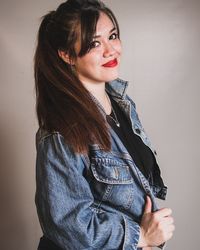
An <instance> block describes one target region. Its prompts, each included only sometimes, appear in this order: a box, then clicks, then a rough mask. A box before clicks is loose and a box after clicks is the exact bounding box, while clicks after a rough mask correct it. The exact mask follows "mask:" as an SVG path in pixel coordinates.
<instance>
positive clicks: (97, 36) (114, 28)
mask: <svg viewBox="0 0 200 250" xmlns="http://www.w3.org/2000/svg"><path fill="white" fill-rule="evenodd" d="M114 30H116V27H113V28H112V29H111V30H110V32H109V34H110V33H112V32H113V31H114ZM99 37H101V36H100V35H96V36H94V37H93V38H99Z"/></svg>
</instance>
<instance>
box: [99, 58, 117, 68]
mask: <svg viewBox="0 0 200 250" xmlns="http://www.w3.org/2000/svg"><path fill="white" fill-rule="evenodd" d="M117 64H118V62H117V59H116V58H115V59H114V60H111V61H109V62H107V63H105V64H103V65H102V66H103V67H110V68H111V67H115V66H117Z"/></svg>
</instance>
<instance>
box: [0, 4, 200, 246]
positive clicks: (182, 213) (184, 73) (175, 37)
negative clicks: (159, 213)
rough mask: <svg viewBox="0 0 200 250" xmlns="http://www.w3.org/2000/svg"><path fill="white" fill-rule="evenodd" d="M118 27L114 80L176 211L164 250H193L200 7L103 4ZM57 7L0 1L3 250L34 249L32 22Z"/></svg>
mask: <svg viewBox="0 0 200 250" xmlns="http://www.w3.org/2000/svg"><path fill="white" fill-rule="evenodd" d="M105 2H106V3H107V4H108V5H109V6H110V7H111V8H112V9H113V11H114V12H115V13H116V16H117V17H118V20H119V23H120V27H121V35H122V36H121V38H122V41H123V50H124V53H123V58H122V66H121V77H122V78H123V79H126V80H129V82H130V83H129V89H128V93H129V95H130V96H131V97H132V98H134V100H135V102H136V104H137V109H138V112H139V114H140V118H141V120H142V122H143V125H144V127H145V129H146V131H147V133H148V134H149V136H150V138H151V140H152V142H153V144H154V146H155V147H156V149H157V152H158V160H159V163H160V167H161V169H162V173H163V177H164V179H165V182H166V184H167V186H168V188H169V190H168V198H167V201H166V202H165V203H163V202H162V203H160V205H161V206H169V207H171V208H172V209H173V214H174V218H175V224H176V231H175V234H174V237H173V239H172V240H170V241H169V243H168V245H167V248H166V249H169V250H188V249H199V245H200V237H199V223H200V218H199V217H200V216H199V205H200V202H199V196H198V188H199V187H198V186H199V184H198V180H199V174H200V171H199V166H198V164H199V161H198V160H199V155H200V150H199V139H200V138H199V132H198V131H197V130H198V128H199V127H200V126H199V125H200V117H199V111H198V109H199V99H198V95H199V91H200V87H199V84H198V82H199V79H200V64H199V63H200V52H199V51H200V49H199V44H200V30H199V29H200V1H198V0H196V1H195V0H187V1H186V0H173V1H172V0H138V1H136V0H124V1H120V0H106V1H105ZM59 3H61V1H58V0H42V1H41V0H40V1H39V0H38V1H30V0H16V1H11V0H3V1H1V2H0V52H1V53H0V55H1V57H0V64H1V67H0V70H1V74H0V78H1V91H0V115H1V122H0V157H1V164H0V202H1V203H0V204H1V205H0V241H1V242H0V246H1V249H2V250H35V249H36V246H37V244H38V240H39V237H40V235H41V231H40V227H39V223H38V219H37V215H36V209H35V205H34V192H35V168H34V167H35V166H34V164H35V145H34V136H35V132H36V129H37V121H36V116H35V111H34V104H35V97H34V80H33V69H32V67H33V53H34V48H35V40H36V32H37V30H38V25H39V18H40V17H41V16H42V15H43V14H45V13H46V12H47V11H48V10H52V9H54V8H55V7H56V6H57V5H58V4H59Z"/></svg>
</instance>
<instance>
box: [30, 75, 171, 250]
mask: <svg viewBox="0 0 200 250" xmlns="http://www.w3.org/2000/svg"><path fill="white" fill-rule="evenodd" d="M127 85H128V83H127V82H125V81H122V80H120V79H117V80H115V81H112V82H109V83H107V84H106V91H107V92H109V93H110V95H111V96H112V98H113V99H114V100H116V101H117V102H118V104H119V105H120V107H121V108H122V109H123V110H124V112H125V114H126V115H127V116H128V117H129V118H130V119H131V122H132V128H133V131H134V132H135V133H136V134H137V135H139V136H140V137H141V138H142V140H143V142H144V143H145V144H146V145H147V146H149V147H150V148H151V149H152V151H153V153H154V154H155V151H154V150H153V148H152V146H151V144H150V141H149V139H148V137H147V135H146V133H145V131H144V129H143V127H142V125H141V122H140V120H139V118H138V115H137V112H136V109H135V104H134V102H133V101H132V100H131V99H130V98H129V97H128V95H126V87H127ZM109 130H110V134H111V147H112V148H111V151H110V152H104V151H103V150H102V149H101V148H100V147H99V145H97V144H94V145H90V153H89V155H83V154H77V153H74V152H73V151H72V149H71V148H70V146H69V145H67V144H66V143H65V142H64V138H63V137H62V135H61V134H59V133H58V132H53V133H47V132H46V131H44V130H42V129H39V130H38V132H37V134H36V147H37V161H36V196H35V202H36V206H37V212H38V217H39V220H40V224H41V227H42V230H43V233H44V235H45V236H46V237H47V238H49V239H51V240H52V241H53V242H54V243H55V244H57V245H58V246H59V247H60V248H61V249H67V250H79V249H87V250H90V249H98V250H120V249H123V250H136V249H138V248H137V244H138V240H139V234H140V226H139V225H140V221H141V217H142V214H143V209H144V205H145V200H146V195H149V196H150V197H151V199H152V204H153V211H155V210H157V206H156V202H155V197H158V198H162V199H165V195H166V187H164V188H163V187H159V186H155V185H153V184H152V183H151V185H150V183H149V182H148V180H147V179H146V178H145V176H144V175H143V174H142V172H141V171H140V170H139V169H138V168H137V166H136V165H135V163H134V161H133V159H132V158H131V156H130V155H129V153H128V151H127V150H126V148H125V147H124V145H123V144H122V142H121V141H120V139H119V137H118V136H117V135H116V133H115V132H114V130H113V129H112V128H111V127H109Z"/></svg>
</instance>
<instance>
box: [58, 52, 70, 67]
mask: <svg viewBox="0 0 200 250" xmlns="http://www.w3.org/2000/svg"><path fill="white" fill-rule="evenodd" d="M58 55H59V57H60V58H61V59H62V60H63V61H64V62H66V63H68V64H70V65H74V62H73V60H72V59H70V57H69V55H68V53H67V52H65V51H63V50H58Z"/></svg>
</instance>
